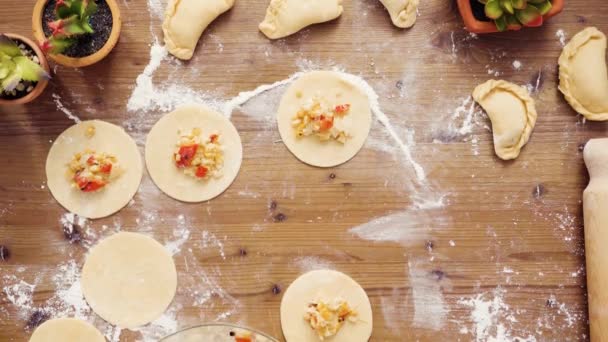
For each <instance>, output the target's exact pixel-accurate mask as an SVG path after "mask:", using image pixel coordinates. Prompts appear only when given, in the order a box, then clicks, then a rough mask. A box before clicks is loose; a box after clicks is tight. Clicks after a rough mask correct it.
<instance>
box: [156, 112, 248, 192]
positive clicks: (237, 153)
mask: <svg viewBox="0 0 608 342" xmlns="http://www.w3.org/2000/svg"><path fill="white" fill-rule="evenodd" d="M194 128H199V129H201V130H202V131H203V132H204V134H209V133H218V134H219V135H220V136H221V143H222V147H223V149H224V165H223V168H222V173H223V175H222V176H221V177H219V178H211V179H209V180H199V179H196V178H194V177H191V176H188V175H186V174H184V172H183V170H180V169H178V168H177V167H176V166H175V162H174V159H173V154H174V152H175V148H176V144H177V142H178V139H179V137H180V132H190V131H192V129H194ZM242 160H243V146H242V144H241V137H240V136H239V132H238V131H237V130H236V128H235V127H234V125H232V123H231V122H230V120H228V119H227V118H226V117H225V116H223V115H222V114H220V113H218V112H215V111H212V110H210V109H209V108H206V107H204V106H200V105H188V106H183V107H180V108H178V109H176V110H175V111H173V112H171V113H169V114H167V115H165V116H163V117H162V118H161V119H160V120H158V122H157V123H156V124H155V125H154V127H152V130H151V131H150V133H149V134H148V138H147V139H146V166H147V167H148V173H149V174H150V177H152V180H153V181H154V183H155V184H156V186H158V187H159V188H160V190H162V191H163V192H164V193H165V194H167V195H169V196H171V197H173V198H175V199H176V200H179V201H183V202H203V201H207V200H210V199H212V198H214V197H217V196H219V195H220V194H221V193H223V192H224V191H225V190H226V189H228V187H229V186H230V185H231V184H232V182H234V180H235V179H236V176H237V175H238V173H239V169H240V168H241V162H242Z"/></svg>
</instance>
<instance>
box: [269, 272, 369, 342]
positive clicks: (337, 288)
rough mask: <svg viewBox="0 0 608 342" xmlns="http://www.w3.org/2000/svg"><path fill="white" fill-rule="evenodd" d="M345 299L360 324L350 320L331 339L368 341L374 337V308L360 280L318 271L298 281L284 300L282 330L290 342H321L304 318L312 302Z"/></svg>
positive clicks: (284, 296) (282, 303)
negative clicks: (354, 311) (355, 313)
mask: <svg viewBox="0 0 608 342" xmlns="http://www.w3.org/2000/svg"><path fill="white" fill-rule="evenodd" d="M335 298H342V299H343V300H345V301H346V302H347V303H348V305H349V306H350V307H351V308H354V309H355V310H356V311H357V321H356V322H351V321H350V320H346V321H345V323H344V325H343V326H342V328H341V329H340V330H339V331H338V333H337V334H336V335H334V336H333V337H331V338H330V339H329V340H330V341H332V342H367V341H368V340H369V338H370V336H371V334H372V326H373V324H372V306H371V304H370V302H369V298H368V297H367V294H366V293H365V291H364V290H363V288H362V287H361V285H359V284H358V283H357V282H356V281H354V280H353V279H352V278H350V277H349V276H347V275H346V274H344V273H341V272H338V271H332V270H316V271H311V272H308V273H305V274H303V275H301V276H300V277H299V278H298V279H296V280H295V281H294V282H293V283H292V284H291V285H290V286H289V287H288V288H287V290H286V291H285V295H283V299H282V301H281V327H282V329H283V335H285V339H286V340H287V342H318V341H319V337H318V336H317V335H316V333H315V332H314V330H313V329H312V328H311V327H310V325H309V323H308V322H307V321H306V320H305V319H304V315H305V313H306V310H307V309H308V306H309V304H310V303H312V302H314V301H316V300H319V299H321V300H332V299H335Z"/></svg>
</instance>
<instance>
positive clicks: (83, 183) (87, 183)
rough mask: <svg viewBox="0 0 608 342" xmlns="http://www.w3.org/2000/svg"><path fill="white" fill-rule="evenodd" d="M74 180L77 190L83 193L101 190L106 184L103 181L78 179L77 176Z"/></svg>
mask: <svg viewBox="0 0 608 342" xmlns="http://www.w3.org/2000/svg"><path fill="white" fill-rule="evenodd" d="M75 180H76V184H77V185H78V188H79V189H80V190H82V191H83V192H93V191H96V190H99V189H101V188H103V187H104V186H105V185H106V183H104V182H103V181H98V180H88V179H87V178H85V177H79V176H78V175H76V177H75Z"/></svg>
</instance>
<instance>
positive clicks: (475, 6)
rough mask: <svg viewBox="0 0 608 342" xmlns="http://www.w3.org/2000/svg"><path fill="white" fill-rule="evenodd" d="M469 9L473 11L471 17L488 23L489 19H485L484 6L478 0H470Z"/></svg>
mask: <svg viewBox="0 0 608 342" xmlns="http://www.w3.org/2000/svg"><path fill="white" fill-rule="evenodd" d="M471 9H472V10H473V16H474V17H475V19H477V20H479V21H490V19H489V18H488V17H486V12H485V10H484V4H482V3H481V2H479V1H478V0H471Z"/></svg>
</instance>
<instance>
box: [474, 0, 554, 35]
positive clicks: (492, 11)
mask: <svg viewBox="0 0 608 342" xmlns="http://www.w3.org/2000/svg"><path fill="white" fill-rule="evenodd" d="M478 1H479V2H481V3H482V4H485V13H486V16H487V17H488V18H490V19H492V20H493V21H494V23H495V24H496V28H497V29H498V31H505V30H506V29H507V28H509V27H510V26H515V27H521V26H530V27H535V26H540V25H542V24H543V15H545V14H547V13H548V12H549V11H550V10H551V8H552V4H551V0H478Z"/></svg>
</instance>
